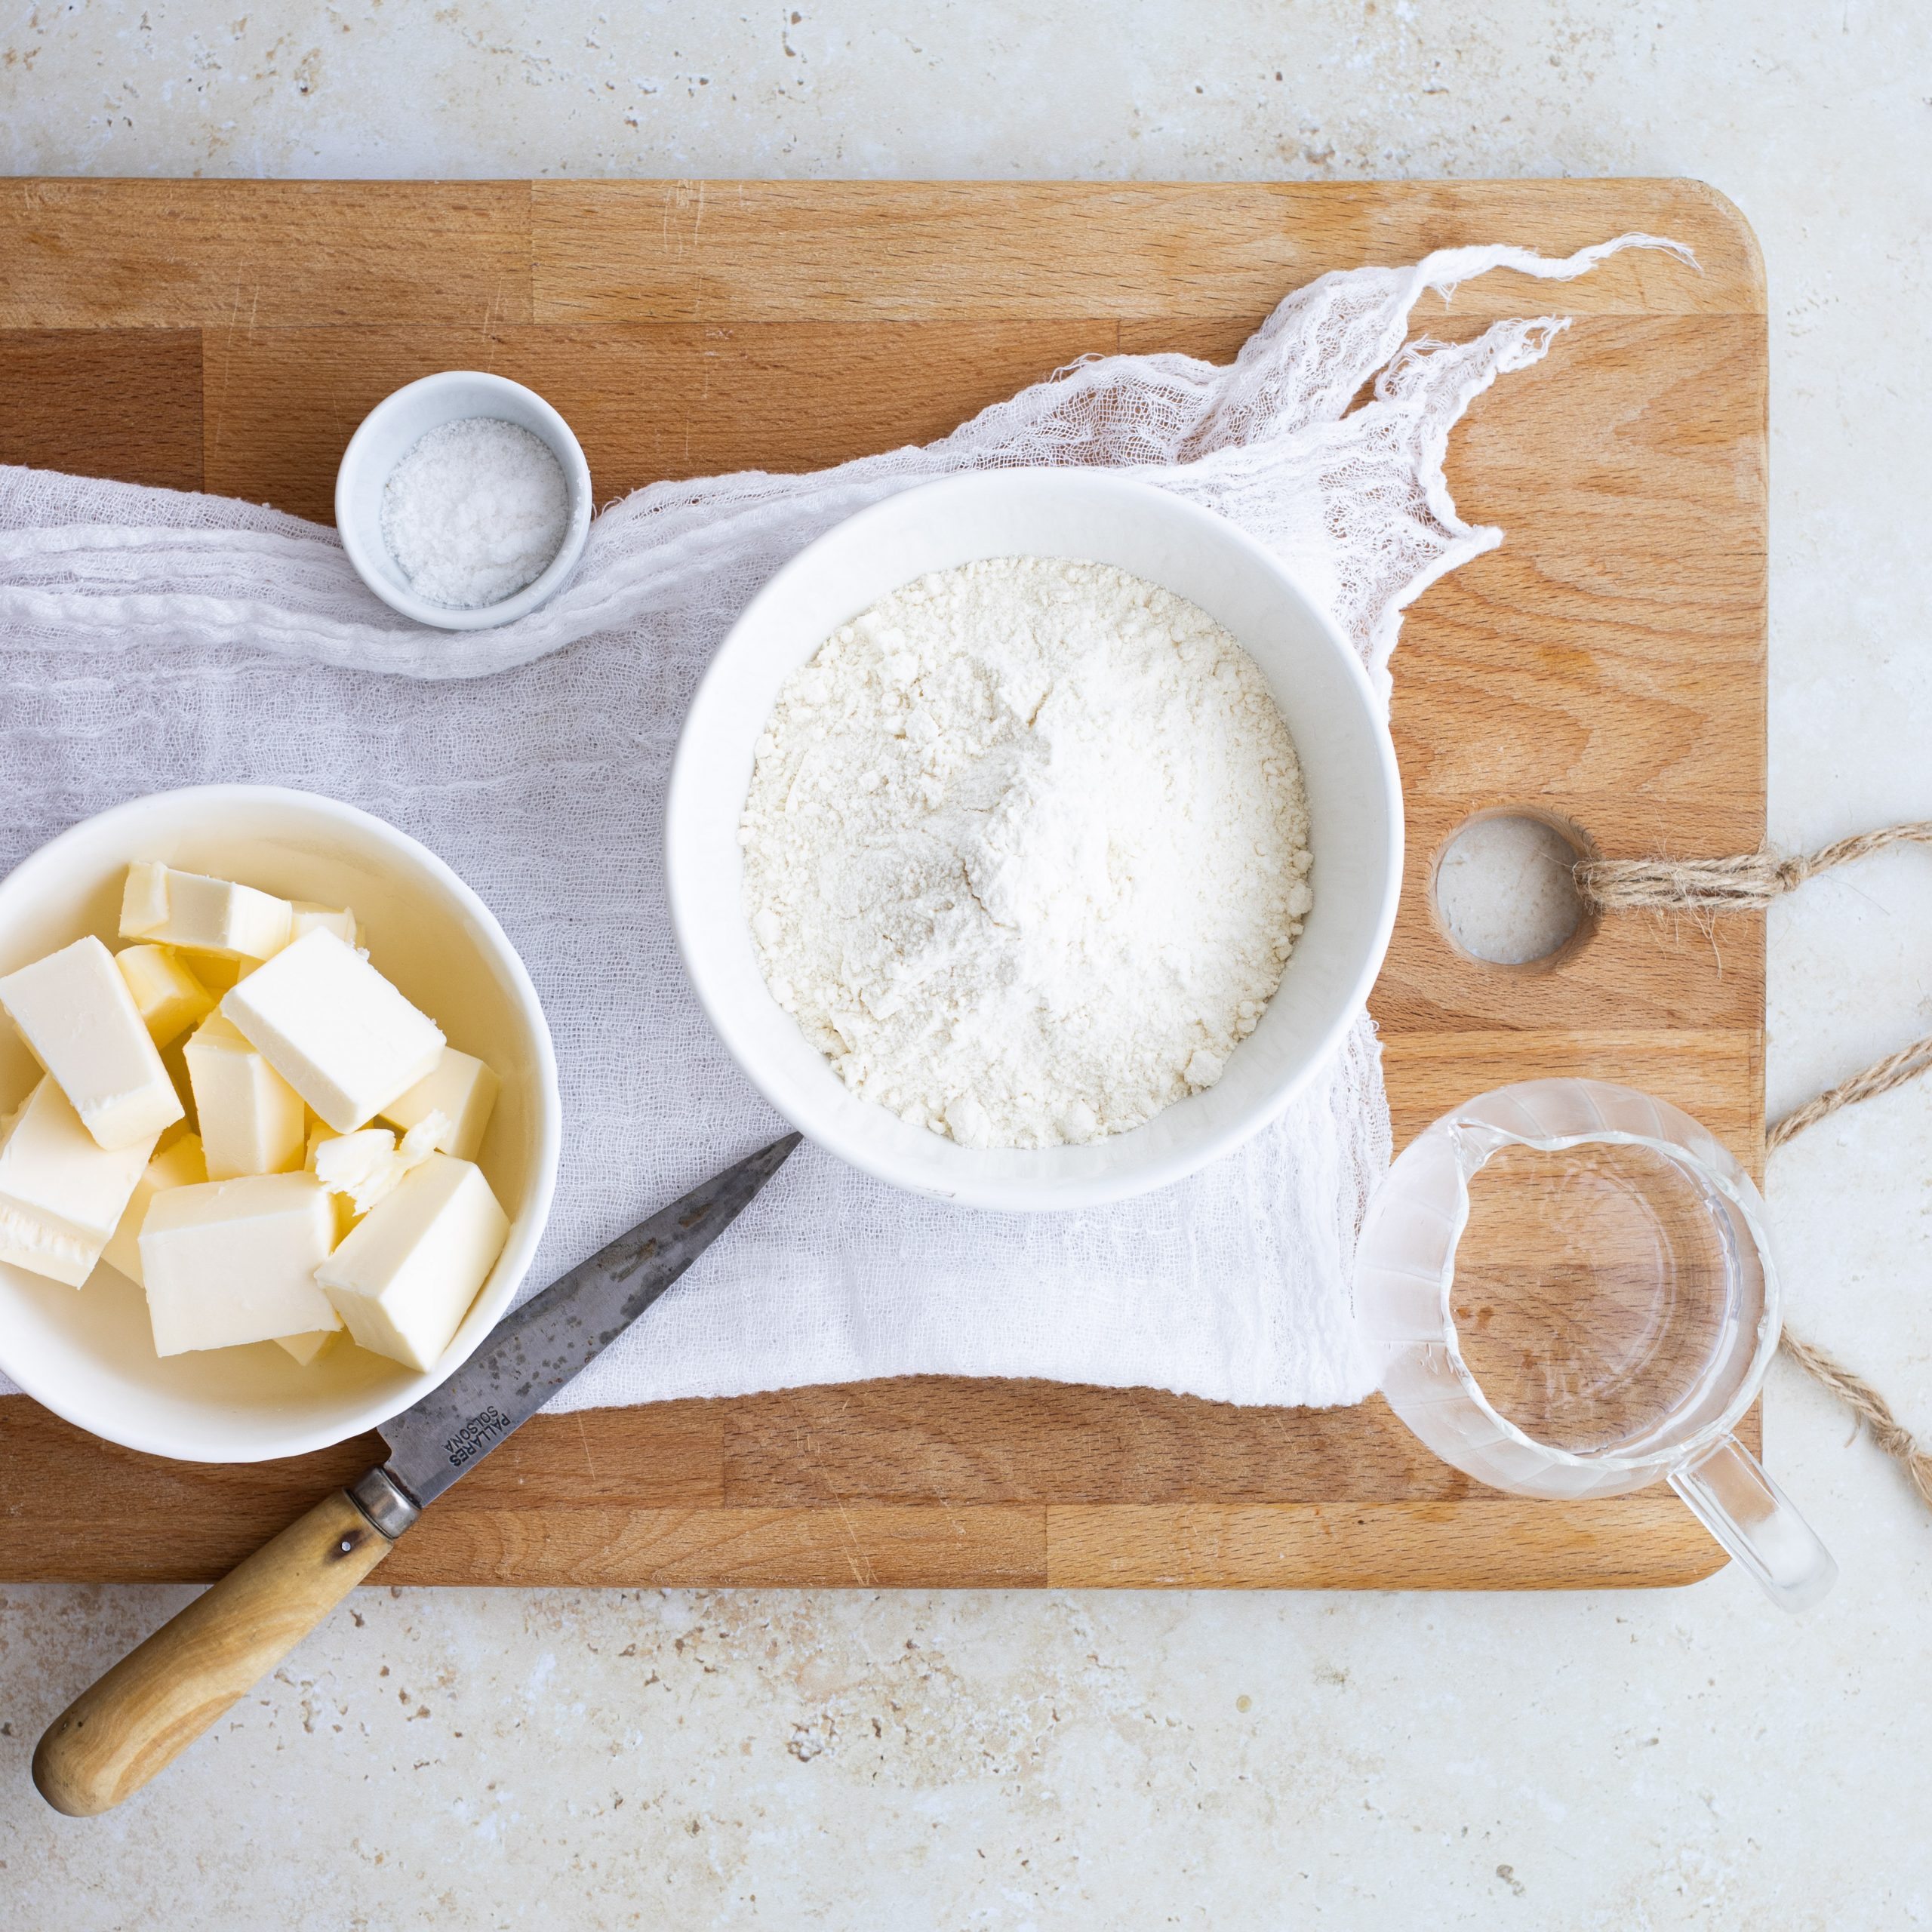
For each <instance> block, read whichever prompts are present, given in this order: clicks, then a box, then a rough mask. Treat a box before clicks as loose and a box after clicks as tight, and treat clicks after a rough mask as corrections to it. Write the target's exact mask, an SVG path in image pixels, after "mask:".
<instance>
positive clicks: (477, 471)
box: [383, 416, 570, 611]
mask: <svg viewBox="0 0 1932 1932" xmlns="http://www.w3.org/2000/svg"><path fill="white" fill-rule="evenodd" d="M569 522H570V487H569V485H568V483H567V482H566V481H565V478H564V472H563V466H562V465H561V464H560V463H558V460H557V459H556V458H555V456H553V455H552V454H551V452H550V450H549V447H548V445H546V444H545V442H544V441H543V438H541V437H540V436H536V435H532V434H531V432H530V431H529V430H528V429H523V428H521V427H520V426H518V424H516V423H505V422H501V421H500V420H497V418H496V417H491V416H469V417H463V418H462V419H461V420H459V421H457V422H454V423H441V424H440V425H439V426H438V427H436V428H435V429H431V430H429V431H428V432H426V433H425V434H424V435H422V436H420V437H419V438H417V441H415V442H414V444H413V445H411V447H410V448H409V450H408V453H407V454H405V456H404V457H403V459H402V460H401V462H400V463H398V464H397V465H396V466H395V469H392V471H391V472H389V481H387V482H386V484H384V485H383V541H384V542H385V543H387V544H388V546H389V555H391V556H392V557H393V558H395V561H396V563H397V565H398V567H399V568H401V571H402V574H403V575H404V576H405V577H407V578H408V580H409V586H410V588H411V589H412V590H414V592H416V594H417V595H418V596H419V597H426V598H429V600H430V601H432V603H436V604H444V605H449V606H451V608H454V609H457V610H461V611H474V610H478V609H480V608H481V607H482V606H484V605H488V604H500V603H501V602H502V601H503V599H504V598H506V597H509V596H512V595H515V593H516V592H518V591H519V590H521V589H522V588H523V587H524V586H525V584H527V583H534V581H535V580H537V578H538V577H540V576H542V575H543V571H544V570H545V568H546V567H547V566H548V565H549V562H550V560H551V559H552V558H553V557H555V555H556V554H557V552H558V550H559V549H561V548H562V547H563V541H564V535H565V531H566V529H567V528H568V525H569Z"/></svg>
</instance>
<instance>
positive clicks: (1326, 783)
mask: <svg viewBox="0 0 1932 1932" xmlns="http://www.w3.org/2000/svg"><path fill="white" fill-rule="evenodd" d="M1015 555H1027V556H1044V557H1066V558H1084V559H1086V560H1088V561H1093V562H1097V563H1103V564H1112V565H1115V566H1116V567H1117V568H1119V569H1121V570H1124V571H1131V572H1132V573H1133V574H1134V575H1135V576H1137V577H1145V578H1147V579H1149V580H1151V581H1152V582H1153V583H1158V584H1160V585H1161V586H1164V588H1165V589H1168V590H1171V591H1173V592H1175V593H1176V594H1177V595H1180V596H1182V597H1185V598H1188V599H1189V601H1192V602H1193V603H1195V604H1197V605H1199V606H1200V607H1201V609H1202V610H1204V611H1206V612H1207V614H1209V616H1211V617H1214V618H1215V619H1216V620H1217V621H1219V622H1220V623H1222V624H1223V625H1224V626H1226V628H1227V629H1228V630H1229V631H1230V632H1232V633H1233V635H1234V636H1235V638H1237V639H1238V641H1240V642H1241V645H1243V646H1244V647H1245V648H1246V649H1247V651H1248V652H1249V653H1250V654H1251V655H1252V656H1253V657H1254V660H1255V662H1256V663H1257V664H1258V665H1259V666H1260V668H1261V670H1262V672H1263V675H1264V676H1265V677H1266V678H1267V680H1268V683H1269V688H1270V689H1271V690H1272V691H1273V693H1274V695H1275V700H1276V702H1277V703H1278V704H1279V705H1280V706H1281V714H1282V715H1283V717H1284V718H1286V720H1287V725H1288V729H1289V731H1291V733H1292V734H1293V735H1294V741H1295V747H1296V749H1297V752H1299V753H1300V758H1301V767H1302V773H1303V778H1304V779H1305V780H1306V784H1307V788H1308V803H1309V842H1310V844H1311V845H1312V848H1313V851H1314V860H1315V863H1314V870H1313V873H1312V881H1311V882H1312V885H1313V887H1314V891H1315V906H1314V910H1313V911H1312V912H1311V913H1310V915H1309V919H1308V922H1307V925H1306V929H1305V930H1304V931H1303V934H1302V937H1301V939H1300V941H1299V943H1297V946H1296V948H1295V952H1294V958H1293V959H1292V960H1291V961H1290V962H1289V965H1288V969H1287V974H1286V975H1285V977H1284V979H1283V980H1282V982H1281V990H1280V992H1278V993H1277V994H1276V995H1275V998H1274V999H1273V1001H1272V1002H1271V1003H1270V1004H1269V1008H1268V1011H1267V1012H1266V1014H1264V1015H1263V1018H1262V1021H1261V1023H1260V1026H1257V1028H1256V1029H1255V1030H1254V1032H1253V1033H1252V1034H1251V1035H1249V1036H1248V1038H1247V1039H1246V1040H1244V1041H1242V1042H1241V1045H1240V1046H1239V1047H1238V1048H1236V1049H1235V1051H1234V1053H1233V1054H1232V1055H1230V1056H1229V1060H1228V1064H1227V1069H1226V1072H1223V1075H1222V1076H1221V1078H1220V1080H1219V1081H1217V1082H1216V1083H1215V1084H1214V1086H1213V1087H1211V1088H1209V1089H1208V1090H1207V1091H1206V1092H1205V1093H1201V1094H1193V1095H1191V1096H1190V1097H1189V1098H1187V1099H1186V1100H1182V1101H1180V1102H1178V1103H1176V1104H1175V1105H1174V1106H1171V1107H1169V1108H1168V1109H1166V1110H1165V1111H1164V1112H1161V1113H1160V1114H1157V1115H1155V1117H1154V1118H1153V1119H1152V1120H1150V1121H1148V1122H1147V1124H1146V1125H1145V1126H1143V1127H1140V1128H1136V1129H1135V1130H1134V1131H1133V1132H1132V1133H1131V1134H1119V1135H1116V1136H1115V1137H1113V1138H1112V1139H1110V1140H1100V1141H1095V1142H1092V1143H1089V1144H1088V1145H1087V1146H1078V1147H1054V1148H1044V1149H1038V1150H1021V1149H1014V1148H994V1149H971V1148H967V1147H962V1146H959V1145H958V1143H956V1142H955V1141H952V1140H947V1139H943V1138H942V1137H940V1135H938V1134H934V1133H931V1132H930V1131H928V1130H927V1129H925V1128H917V1127H912V1126H909V1125H908V1124H906V1122H905V1121H902V1120H900V1118H897V1115H894V1114H891V1113H890V1112H888V1111H887V1110H886V1109H884V1108H883V1107H881V1106H877V1105H875V1104H874V1103H872V1102H870V1101H867V1100H860V1099H859V1098H858V1097H857V1095H855V1094H853V1093H852V1092H851V1090H850V1089H849V1088H847V1087H846V1085H845V1084H844V1082H843V1081H841V1079H840V1078H838V1075H837V1074H835V1072H833V1071H832V1067H831V1066H830V1064H829V1063H828V1062H827V1061H826V1059H825V1057H823V1055H822V1054H820V1052H819V1051H817V1048H814V1047H813V1046H812V1045H811V1044H809V1043H808V1041H807V1040H806V1039H805V1038H804V1035H803V1034H802V1033H801V1032H799V1030H798V1023H797V1022H796V1021H795V1020H793V1019H792V1017H791V1016H790V1015H789V1014H787V1013H786V1012H785V1011H784V1010H783V1008H781V1007H780V1006H779V1004H777V1001H775V1000H774V999H773V998H772V997H771V994H770V992H768V990H767V989H766V986H765V983H764V976H763V975H762V974H761V972H760V971H759V969H758V958H757V955H756V953H755V950H754V949H753V946H752V937H751V933H750V930H749V926H748V924H747V923H746V917H745V910H744V905H743V864H742V860H741V856H740V851H739V848H738V842H737V831H738V823H739V820H740V816H741V815H742V814H743V809H744V802H745V795H746V792H747V791H748V789H749V787H750V784H751V778H752V758H753V749H754V747H755V744H756V743H757V740H758V735H759V734H760V733H761V731H763V730H764V724H765V721H766V719H767V718H768V716H769V715H770V714H771V707H772V705H773V703H774V701H775V700H776V699H777V695H778V692H779V689H780V686H782V685H783V683H784V682H785V681H786V678H789V676H790V675H792V672H794V671H795V670H797V669H798V667H799V666H801V664H803V663H804V662H805V661H806V660H807V659H808V658H809V657H811V656H812V654H814V652H815V651H817V649H818V648H819V646H820V645H821V644H822V643H823V641H825V639H826V638H827V637H828V636H829V635H831V633H832V632H833V631H834V630H835V629H837V627H838V626H839V625H841V624H842V623H847V622H848V621H849V620H851V619H852V618H853V617H856V616H857V614H859V613H860V611H863V610H865V609H866V608H868V607H869V606H870V605H873V604H875V603H876V602H877V601H878V600H879V598H881V597H883V596H884V595H886V593H887V592H889V591H891V590H894V589H897V587H898V586H900V585H901V584H903V583H908V582H909V581H910V580H912V579H913V578H915V577H921V576H923V575H924V574H926V573H927V572H928V571H939V570H947V569H950V568H953V567H954V566H955V565H960V564H965V563H971V562H974V561H977V560H978V559H980V558H986V557H1002V556H1015ZM665 844H666V866H667V870H668V874H669V890H670V902H671V916H672V922H673V924H675V928H676V930H677V935H678V944H679V946H680V947H681V949H682V951H683V953H684V958H685V966H686V968H687V969H688V971H689V972H690V974H691V980H692V983H693V984H694V986H696V988H697V993H698V997H699V998H700V1000H701V1001H703V1005H704V1008H705V1011H706V1012H707V1013H708V1014H709V1015H710V1017H711V1020H712V1024H713V1025H714V1026H715V1027H716V1028H717V1029H718V1032H719V1034H720V1035H721V1036H722V1037H723V1038H724V1044H725V1045H726V1046H727V1047H728V1048H729V1049H730V1050H731V1054H733V1056H734V1057H735V1058H736V1060H737V1062H738V1063H739V1065H740V1066H742V1067H743V1069H744V1070H745V1072H746V1073H747V1074H748V1075H749V1076H750V1077H751V1078H752V1081H754V1082H755V1083H756V1084H757V1085H758V1088H759V1089H760V1090H761V1091H762V1092H763V1093H764V1095H765V1097H767V1098H768V1100H770V1101H771V1103H772V1105H773V1106H775V1107H776V1108H777V1109H778V1110H779V1112H781V1113H782V1114H783V1115H785V1116H786V1118H788V1119H789V1120H790V1121H791V1122H792V1124H793V1125H794V1126H795V1127H797V1128H799V1129H800V1130H801V1131H802V1132H804V1134H807V1135H808V1136H809V1137H811V1139H812V1140H816V1141H818V1142H820V1143H822V1144H823V1146H827V1147H829V1148H830V1149H832V1151H833V1152H835V1153H837V1154H839V1155H842V1156H843V1157H844V1158H845V1159H846V1160H848V1161H851V1163H852V1164H853V1165H854V1166H855V1167H857V1168H863V1169H864V1170H865V1171H866V1172H867V1173H869V1174H876V1175H877V1176H878V1177H879V1178H880V1179H881V1180H888V1181H892V1182H894V1183H897V1185H898V1186H901V1187H906V1188H910V1189H913V1190H915V1192H919V1193H922V1194H931V1195H939V1196H941V1197H943V1198H948V1199H952V1200H955V1201H963V1202H966V1203H969V1204H972V1205H974V1206H977V1207H996V1208H1009V1209H1051V1208H1065V1207H1084V1206H1088V1205H1091V1204H1094V1203H1096V1202H1099V1201H1115V1200H1119V1199H1121V1198H1124V1197H1126V1196H1128V1195H1136V1194H1144V1193H1146V1192H1149V1190H1151V1189H1154V1188H1157V1187H1164V1186H1167V1185H1168V1183H1170V1182H1171V1181H1176V1180H1180V1179H1181V1178H1182V1177H1183V1176H1184V1175H1186V1174H1192V1172H1193V1171H1195V1169H1196V1168H1200V1167H1203V1166H1204V1165H1205V1164H1207V1162H1208V1161H1211V1160H1214V1158H1217V1156H1218V1155H1222V1154H1225V1153H1226V1152H1229V1150H1230V1149H1233V1148H1235V1147H1236V1146H1238V1145H1239V1144H1240V1143H1241V1142H1242V1141H1243V1140H1246V1139H1247V1137H1248V1136H1250V1135H1251V1134H1254V1132H1255V1131H1257V1129H1259V1128H1262V1127H1263V1126H1265V1125H1266V1124H1267V1123H1268V1122H1269V1121H1271V1120H1272V1119H1273V1118H1275V1115H1278V1113H1280V1112H1281V1109H1283V1108H1284V1106H1287V1103H1288V1102H1289V1101H1290V1100H1291V1099H1292V1098H1293V1097H1294V1094H1295V1093H1296V1092H1297V1090H1298V1089H1300V1087H1301V1086H1302V1085H1303V1083H1304V1082H1305V1081H1307V1079H1308V1078H1309V1076H1310V1075H1312V1073H1314V1072H1315V1070H1316V1069H1318V1067H1319V1066H1321V1064H1322V1063H1323V1062H1324V1060H1325V1059H1326V1058H1327V1056H1328V1054H1330V1053H1331V1051H1333V1050H1334V1048H1335V1046H1336V1045H1337V1043H1338V1042H1339V1041H1340V1037H1341V1035H1342V1033H1343V1030H1344V1029H1346V1027H1347V1026H1348V1025H1349V1021H1350V1020H1351V1019H1352V1017H1354V1015H1355V1013H1356V1012H1357V1011H1358V1010H1359V1009H1360V1008H1361V1004H1362V1001H1364V999H1365V998H1367V993H1368V989H1369V987H1370V986H1371V984H1372V983H1374V979H1375V976H1376V974H1377V971H1379V970H1380V967H1381V964H1382V958H1383V953H1384V952H1386V950H1387V949H1388V944H1389V931H1390V929H1391V928H1392V926H1393V924H1394V922H1395V901H1396V896H1397V893H1398V889H1399V887H1400V883H1401V872H1402V809H1401V785H1400V781H1399V780H1398V777H1397V774H1396V770H1395V751H1394V749H1393V747H1392V745H1391V744H1390V742H1389V731H1388V727H1387V724H1386V722H1385V721H1384V719H1383V707H1382V705H1381V703H1380V700H1379V699H1378V698H1377V696H1376V694H1375V692H1374V689H1373V688H1372V687H1371V685H1370V683H1369V681H1368V677H1367V673H1366V672H1364V670H1363V669H1362V667H1361V663H1360V662H1359V660H1358V659H1357V658H1356V657H1355V653H1354V652H1353V651H1352V650H1351V649H1350V648H1349V645H1348V642H1347V640H1346V638H1343V635H1341V633H1340V631H1338V630H1337V629H1336V627H1335V626H1334V623H1333V622H1332V621H1331V620H1330V619H1329V618H1328V617H1327V615H1326V614H1324V612H1323V611H1321V609H1320V608H1318V606H1317V605H1315V603H1314V602H1313V601H1312V599H1310V598H1309V597H1307V596H1306V595H1304V594H1303V592H1302V591H1301V590H1300V589H1298V588H1297V586H1296V584H1295V583H1294V580H1292V579H1291V577H1289V576H1288V575H1287V572H1286V571H1284V570H1283V569H1282V568H1281V565H1279V564H1278V563H1277V562H1276V561H1275V559H1274V558H1272V556H1270V555H1269V553H1268V552H1266V550H1264V549H1263V548H1262V547H1261V546H1260V544H1258V543H1256V542H1255V541H1254V540H1253V539H1252V538H1251V537H1247V536H1246V535H1244V534H1243V533H1242V532H1241V531H1239V530H1238V529H1237V528H1235V526H1234V525H1232V524H1231V523H1229V521H1227V520H1226V518H1223V517H1220V516H1217V515H1214V513H1213V512H1211V511H1208V510H1204V509H1198V508H1196V507H1195V506H1193V505H1192V504H1189V503H1184V502H1183V501H1182V500H1180V498H1178V497H1174V496H1171V495H1169V494H1167V493H1166V492H1165V491H1161V490H1157V489H1155V488H1152V487H1150V486H1149V485H1146V484H1144V483H1137V482H1134V481H1130V480H1128V479H1127V478H1121V477H1118V476H1111V475H1107V474H1106V472H1103V471H1100V470H1092V469H1033V470H1006V471H988V472H981V473H979V474H976V475H965V476H958V477H952V478H946V480H945V481H941V482H937V483H932V484H928V485H924V487H922V488H918V489H915V490H909V491H906V493H905V494H903V495H902V496H898V497H891V498H890V499H888V500H887V501H886V502H884V503H878V504H875V505H874V506H872V508H871V509H866V510H862V511H860V512H859V513H858V515H856V516H854V517H851V518H849V519H848V521H845V522H844V523H842V524H841V525H838V528H835V529H834V530H832V531H829V532H828V533H827V534H826V535H825V536H823V537H820V539H819V540H817V542H816V543H814V544H812V545H811V546H809V547H808V549H805V550H804V551H802V552H800V554H799V555H798V556H797V557H795V558H793V560H792V561H791V562H790V563H789V564H788V565H786V567H785V568H784V569H783V570H782V571H780V572H779V573H778V574H777V576H775V577H774V578H773V579H772V580H771V582H770V583H768V584H767V585H766V586H765V587H764V589H763V590H761V592H759V593H758V595H757V596H756V597H755V598H754V599H753V600H752V602H751V604H750V605H749V606H748V607H747V608H746V611H745V613H744V614H743V616H742V617H740V619H739V620H738V622H737V624H736V625H734V626H733V628H732V629H731V634H730V635H728V637H727V638H725V640H724V644H723V645H721V647H720V648H719V650H718V655H717V657H715V659H714V660H713V661H712V665H711V666H710V669H709V670H708V671H707V672H706V674H705V677H704V679H703V682H702V683H701V684H700V686H699V688H698V691H697V697H696V698H695V699H694V701H693V703H692V705H691V712H690V715H689V716H688V718H686V720H685V728H684V733H683V735H682V737H681V738H680V740H678V754H677V758H676V761H675V764H673V766H672V774H671V785H670V793H669V801H668V804H667V808H666V829H665Z"/></svg>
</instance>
